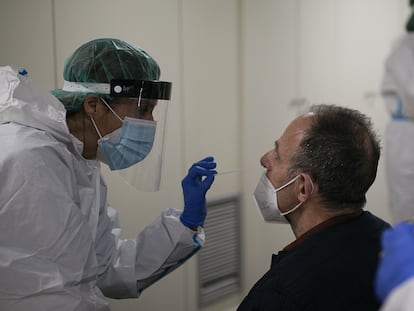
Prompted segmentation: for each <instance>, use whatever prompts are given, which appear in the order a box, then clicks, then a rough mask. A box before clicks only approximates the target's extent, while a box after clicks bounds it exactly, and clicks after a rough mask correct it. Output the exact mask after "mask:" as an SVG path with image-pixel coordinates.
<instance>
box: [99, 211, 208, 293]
mask: <svg viewBox="0 0 414 311" xmlns="http://www.w3.org/2000/svg"><path fill="white" fill-rule="evenodd" d="M107 214H108V216H109V218H108V221H109V223H108V226H111V225H112V228H111V229H110V230H111V235H112V238H113V240H114V244H112V245H113V246H116V248H114V249H112V250H109V249H108V247H110V245H109V244H107V243H105V244H103V245H101V246H99V248H98V252H97V255H98V260H99V258H101V259H102V257H107V256H105V254H111V255H110V258H108V257H107V258H106V260H108V261H109V264H108V265H107V266H106V268H105V271H104V272H103V273H102V274H101V275H100V278H99V280H98V286H99V288H100V289H101V290H102V292H103V293H104V295H105V296H107V297H111V298H132V297H138V296H139V295H140V293H141V292H142V291H143V290H144V289H145V288H147V287H148V286H150V285H151V284H153V283H154V282H155V281H157V280H159V279H160V278H162V277H163V276H165V275H167V274H168V273H169V272H171V271H173V270H174V269H176V268H177V267H179V266H180V265H181V264H183V263H184V262H185V261H186V260H187V259H188V258H190V257H191V256H192V255H194V254H195V253H196V252H197V251H198V250H199V249H200V248H201V247H202V245H203V244H204V230H203V229H202V228H200V229H199V231H198V232H194V231H192V230H190V229H189V228H187V227H185V226H184V225H183V224H182V223H181V222H180V220H179V216H180V214H181V212H180V211H178V210H175V209H168V210H166V211H164V212H163V213H162V215H161V216H159V217H158V218H157V219H156V220H155V221H154V222H153V223H152V224H150V225H148V226H147V227H146V228H145V229H144V230H143V231H142V232H141V233H140V234H139V235H138V236H137V238H136V239H135V240H132V239H128V240H121V239H119V235H120V229H119V225H118V221H117V215H116V212H115V210H114V209H112V208H111V207H108V213H107ZM106 230H109V229H108V228H107V229H106ZM98 236H99V231H98ZM98 236H97V238H98ZM103 249H105V250H104V251H103ZM100 254H101V255H100Z"/></svg>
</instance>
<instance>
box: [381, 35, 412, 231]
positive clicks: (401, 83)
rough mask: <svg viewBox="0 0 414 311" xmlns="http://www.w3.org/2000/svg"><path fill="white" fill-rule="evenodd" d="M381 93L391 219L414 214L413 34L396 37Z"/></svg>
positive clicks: (395, 221) (396, 221) (394, 219)
mask: <svg viewBox="0 0 414 311" xmlns="http://www.w3.org/2000/svg"><path fill="white" fill-rule="evenodd" d="M382 95H383V96H384V99H385V102H386V106H387V108H388V110H389V112H390V115H391V117H392V120H391V121H390V122H389V124H388V125H387V128H386V133H385V161H386V162H385V163H386V172H387V183H388V195H389V208H390V212H391V216H392V218H393V223H394V224H395V223H398V222H400V221H402V220H407V219H410V218H412V217H414V192H413V191H412V185H413V184H414V140H413V137H414V136H413V135H414V34H413V33H407V34H405V35H404V36H402V37H401V38H399V39H398V40H397V41H396V43H395V45H394V46H393V49H392V51H391V53H390V55H389V56H388V58H387V60H386V62H385V74H384V78H383V83H382Z"/></svg>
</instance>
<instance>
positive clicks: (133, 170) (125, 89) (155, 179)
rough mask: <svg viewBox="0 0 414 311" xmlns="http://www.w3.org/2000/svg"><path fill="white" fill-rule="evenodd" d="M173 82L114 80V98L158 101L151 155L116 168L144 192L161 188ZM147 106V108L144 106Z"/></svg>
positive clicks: (143, 101)
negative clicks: (132, 163)
mask: <svg viewBox="0 0 414 311" xmlns="http://www.w3.org/2000/svg"><path fill="white" fill-rule="evenodd" d="M170 92H171V83H169V82H163V81H139V80H113V81H111V97H113V98H116V97H134V98H136V97H138V105H139V104H140V103H141V104H143V105H145V103H153V104H155V106H154V108H153V110H152V117H153V119H154V121H155V122H156V123H157V125H156V130H155V137H154V143H153V146H152V149H151V151H150V152H149V154H148V155H147V156H146V157H145V158H144V159H143V160H142V161H140V162H138V163H137V164H134V165H132V166H130V167H129V168H126V169H123V170H119V171H117V172H118V173H119V174H120V175H121V177H122V178H123V179H124V180H125V181H126V182H127V183H128V184H129V185H131V186H132V187H134V188H136V189H138V190H142V191H158V190H159V189H160V184H161V174H162V165H163V156H164V137H165V127H166V119H167V109H168V102H169V101H170ZM143 109H145V107H144V108H143Z"/></svg>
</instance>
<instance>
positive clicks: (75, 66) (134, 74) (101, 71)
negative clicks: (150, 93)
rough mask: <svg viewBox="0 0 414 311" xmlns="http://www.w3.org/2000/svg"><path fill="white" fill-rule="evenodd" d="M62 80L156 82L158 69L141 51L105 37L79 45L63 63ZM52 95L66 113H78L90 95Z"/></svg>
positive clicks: (53, 92) (61, 91)
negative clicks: (60, 103) (62, 105)
mask: <svg viewBox="0 0 414 311" xmlns="http://www.w3.org/2000/svg"><path fill="white" fill-rule="evenodd" d="M63 78H64V80H65V81H70V82H87V83H110V81H111V80H112V79H130V80H158V79H159V78H160V68H159V66H158V64H157V62H156V61H155V60H154V59H153V58H152V57H151V56H150V55H149V54H147V52H145V51H144V50H142V49H141V48H139V47H134V46H132V45H130V44H128V43H127V42H125V41H122V40H119V39H112V38H104V39H96V40H92V41H89V42H87V43H85V44H83V45H81V46H80V47H79V48H78V49H77V50H76V51H75V52H74V53H73V54H72V55H71V56H70V57H69V58H68V59H67V60H66V61H65V68H64V70H63ZM51 93H52V94H53V95H55V96H56V97H57V98H58V99H59V100H60V101H61V102H62V103H63V104H64V106H65V108H66V110H67V111H68V112H75V111H78V110H80V109H81V107H82V103H83V101H84V99H85V97H86V96H87V95H88V94H90V93H85V92H80V91H79V92H68V91H64V90H62V89H56V90H53V91H51ZM96 94H99V93H98V92H96ZM106 96H108V95H106ZM106 96H104V97H106Z"/></svg>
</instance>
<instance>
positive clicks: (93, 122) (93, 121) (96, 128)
mask: <svg viewBox="0 0 414 311" xmlns="http://www.w3.org/2000/svg"><path fill="white" fill-rule="evenodd" d="M90 118H91V121H92V124H93V126H94V127H95V130H96V133H98V135H99V138H100V139H102V135H101V132H99V130H98V127H97V126H96V123H95V120H94V119H93V118H92V117H90Z"/></svg>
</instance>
